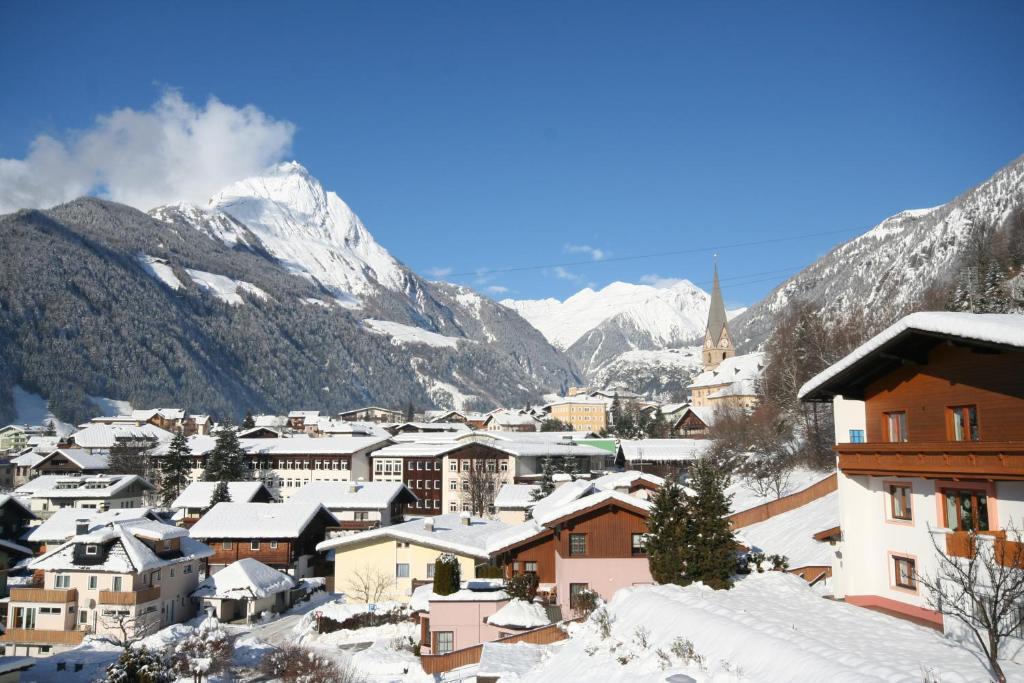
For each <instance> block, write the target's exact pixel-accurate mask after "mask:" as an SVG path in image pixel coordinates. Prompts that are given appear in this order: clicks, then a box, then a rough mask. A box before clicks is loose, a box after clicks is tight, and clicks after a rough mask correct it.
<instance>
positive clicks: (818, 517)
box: [736, 491, 839, 569]
mask: <svg viewBox="0 0 1024 683" xmlns="http://www.w3.org/2000/svg"><path fill="white" fill-rule="evenodd" d="M837 526H839V492H838V491H833V492H832V493H830V494H828V495H827V496H824V497H822V498H819V499H818V500H812V501H811V502H810V503H808V504H807V505H802V506H800V507H798V508H797V509H795V510H790V511H789V512H784V513H782V514H781V515H776V516H775V517H772V518H771V519H766V520H765V521H763V522H758V523H757V524H751V525H750V526H747V527H744V528H742V529H738V530H737V532H736V535H737V537H738V538H739V539H740V540H742V541H743V542H745V543H746V544H747V545H749V546H750V548H751V550H754V551H761V552H763V553H766V554H768V555H773V554H779V555H785V556H786V557H788V558H789V566H790V568H791V569H797V568H799V567H810V566H823V565H824V566H828V565H831V564H832V555H833V553H834V552H835V548H833V547H832V546H831V545H829V544H828V543H825V542H822V541H816V540H814V534H816V533H818V532H819V531H825V530H826V529H832V528H833V527H837Z"/></svg>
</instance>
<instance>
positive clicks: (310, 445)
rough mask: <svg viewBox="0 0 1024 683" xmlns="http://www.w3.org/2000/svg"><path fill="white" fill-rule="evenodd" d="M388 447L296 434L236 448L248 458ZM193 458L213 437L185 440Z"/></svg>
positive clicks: (163, 449) (371, 439) (376, 441)
mask: <svg viewBox="0 0 1024 683" xmlns="http://www.w3.org/2000/svg"><path fill="white" fill-rule="evenodd" d="M385 443H388V437H386V436H385V437H380V436H367V437H362V436H321V437H315V436H310V435H308V434H296V435H293V436H285V437H282V438H265V439H242V440H240V441H239V445H240V446H241V447H242V449H243V450H244V451H245V452H246V453H249V454H251V455H271V456H272V455H352V454H354V453H358V452H360V451H363V450H366V449H369V448H374V447H376V446H378V445H381V444H385ZM188 445H189V448H190V449H191V450H192V455H203V454H205V453H208V452H210V451H212V450H213V448H214V446H216V445H217V438H216V437H214V436H198V435H197V436H192V437H190V438H189V440H188ZM153 452H154V454H156V455H164V454H166V453H167V444H162V445H161V446H159V447H157V448H156V449H154V451H153Z"/></svg>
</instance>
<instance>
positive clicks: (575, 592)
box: [569, 583, 590, 609]
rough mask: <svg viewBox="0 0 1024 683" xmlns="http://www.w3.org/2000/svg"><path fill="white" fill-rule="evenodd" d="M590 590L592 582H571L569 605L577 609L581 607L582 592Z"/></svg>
mask: <svg viewBox="0 0 1024 683" xmlns="http://www.w3.org/2000/svg"><path fill="white" fill-rule="evenodd" d="M588 590H590V584H587V583H570V584H569V607H571V608H573V609H577V608H578V607H579V601H580V593H583V592H585V591H588Z"/></svg>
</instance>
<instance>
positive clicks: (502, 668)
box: [476, 642, 682, 683]
mask: <svg viewBox="0 0 1024 683" xmlns="http://www.w3.org/2000/svg"><path fill="white" fill-rule="evenodd" d="M550 650H551V646H550V645H534V644H533V643H524V642H518V643H496V642H488V643H484V644H483V648H482V649H481V651H480V663H479V664H478V665H477V669H476V675H477V679H479V678H483V677H486V678H494V679H500V680H501V681H506V682H507V683H513V682H514V681H518V680H519V679H520V678H521V677H524V676H526V675H527V674H528V673H529V672H530V671H531V670H532V669H534V668H536V667H537V666H539V665H540V663H541V661H542V660H543V659H544V656H545V655H546V654H547V653H548V652H549V651H550ZM583 671H584V669H583V668H582V667H580V668H579V669H577V671H576V673H581V672H583ZM563 680H569V679H563ZM680 680H682V679H680Z"/></svg>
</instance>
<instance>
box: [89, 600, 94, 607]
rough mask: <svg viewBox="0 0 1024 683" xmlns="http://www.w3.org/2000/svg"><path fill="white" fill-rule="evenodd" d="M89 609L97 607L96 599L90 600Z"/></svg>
mask: <svg viewBox="0 0 1024 683" xmlns="http://www.w3.org/2000/svg"><path fill="white" fill-rule="evenodd" d="M89 609H96V600H95V599H90V600H89Z"/></svg>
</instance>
